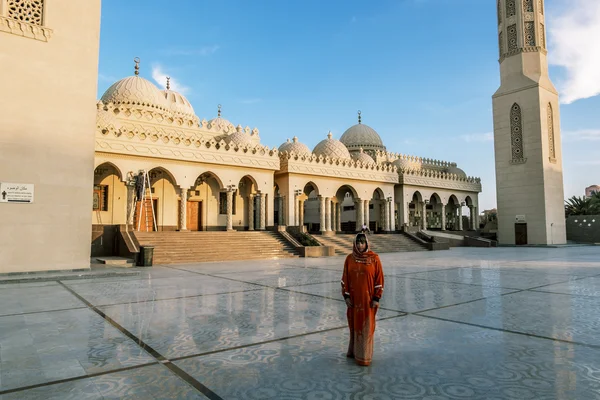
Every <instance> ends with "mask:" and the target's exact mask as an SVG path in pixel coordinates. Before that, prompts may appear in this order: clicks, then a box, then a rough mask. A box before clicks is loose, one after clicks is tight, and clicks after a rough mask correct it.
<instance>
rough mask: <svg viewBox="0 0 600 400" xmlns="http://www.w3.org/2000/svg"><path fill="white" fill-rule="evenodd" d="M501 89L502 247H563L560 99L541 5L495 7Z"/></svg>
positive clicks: (508, 0) (505, 2) (520, 2)
mask: <svg viewBox="0 0 600 400" xmlns="http://www.w3.org/2000/svg"><path fill="white" fill-rule="evenodd" d="M498 35H499V36H498V37H499V48H500V74H501V86H500V88H499V89H498V91H497V92H496V93H495V94H494V96H493V110H494V149H495V158H496V195H497V201H498V240H499V242H500V243H501V244H563V243H566V231H565V216H564V190H563V175H562V150H561V136H560V114H559V101H558V92H557V91H556V89H555V88H554V86H553V85H552V82H551V81H550V78H549V75H548V61H547V50H546V33H545V17H544V2H543V1H542V0H540V1H532V0H498Z"/></svg>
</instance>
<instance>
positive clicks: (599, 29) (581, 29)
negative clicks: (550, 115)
mask: <svg viewBox="0 0 600 400" xmlns="http://www.w3.org/2000/svg"><path fill="white" fill-rule="evenodd" d="M547 11H548V14H549V15H548V17H547V18H548V22H547V25H548V37H549V41H548V45H549V53H548V54H549V62H550V63H551V64H552V65H556V66H559V67H563V68H564V70H565V75H566V76H565V79H564V80H562V81H560V82H557V83H558V88H559V91H560V93H561V102H562V103H565V104H570V103H573V102H574V101H577V100H580V99H586V98H589V97H593V96H596V95H598V94H600V40H599V38H600V1H598V0H556V7H552V8H548V9H547Z"/></svg>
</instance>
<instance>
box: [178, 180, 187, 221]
mask: <svg viewBox="0 0 600 400" xmlns="http://www.w3.org/2000/svg"><path fill="white" fill-rule="evenodd" d="M180 189H181V207H180V208H179V230H180V231H187V199H188V191H187V189H186V188H180Z"/></svg>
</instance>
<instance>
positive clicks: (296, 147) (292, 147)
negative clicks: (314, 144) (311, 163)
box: [285, 136, 310, 156]
mask: <svg viewBox="0 0 600 400" xmlns="http://www.w3.org/2000/svg"><path fill="white" fill-rule="evenodd" d="M285 151H287V152H288V153H291V152H294V154H296V155H299V156H305V155H310V149H309V148H308V146H306V145H305V144H304V143H300V142H299V141H298V138H297V137H296V136H294V138H293V139H292V142H291V143H290V144H289V145H288V146H287V147H286V148H285Z"/></svg>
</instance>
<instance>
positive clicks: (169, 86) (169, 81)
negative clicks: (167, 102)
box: [167, 76, 171, 90]
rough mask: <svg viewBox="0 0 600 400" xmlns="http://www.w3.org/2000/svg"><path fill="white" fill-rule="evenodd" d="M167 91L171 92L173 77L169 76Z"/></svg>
mask: <svg viewBox="0 0 600 400" xmlns="http://www.w3.org/2000/svg"><path fill="white" fill-rule="evenodd" d="M167 90H171V77H170V76H167Z"/></svg>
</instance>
